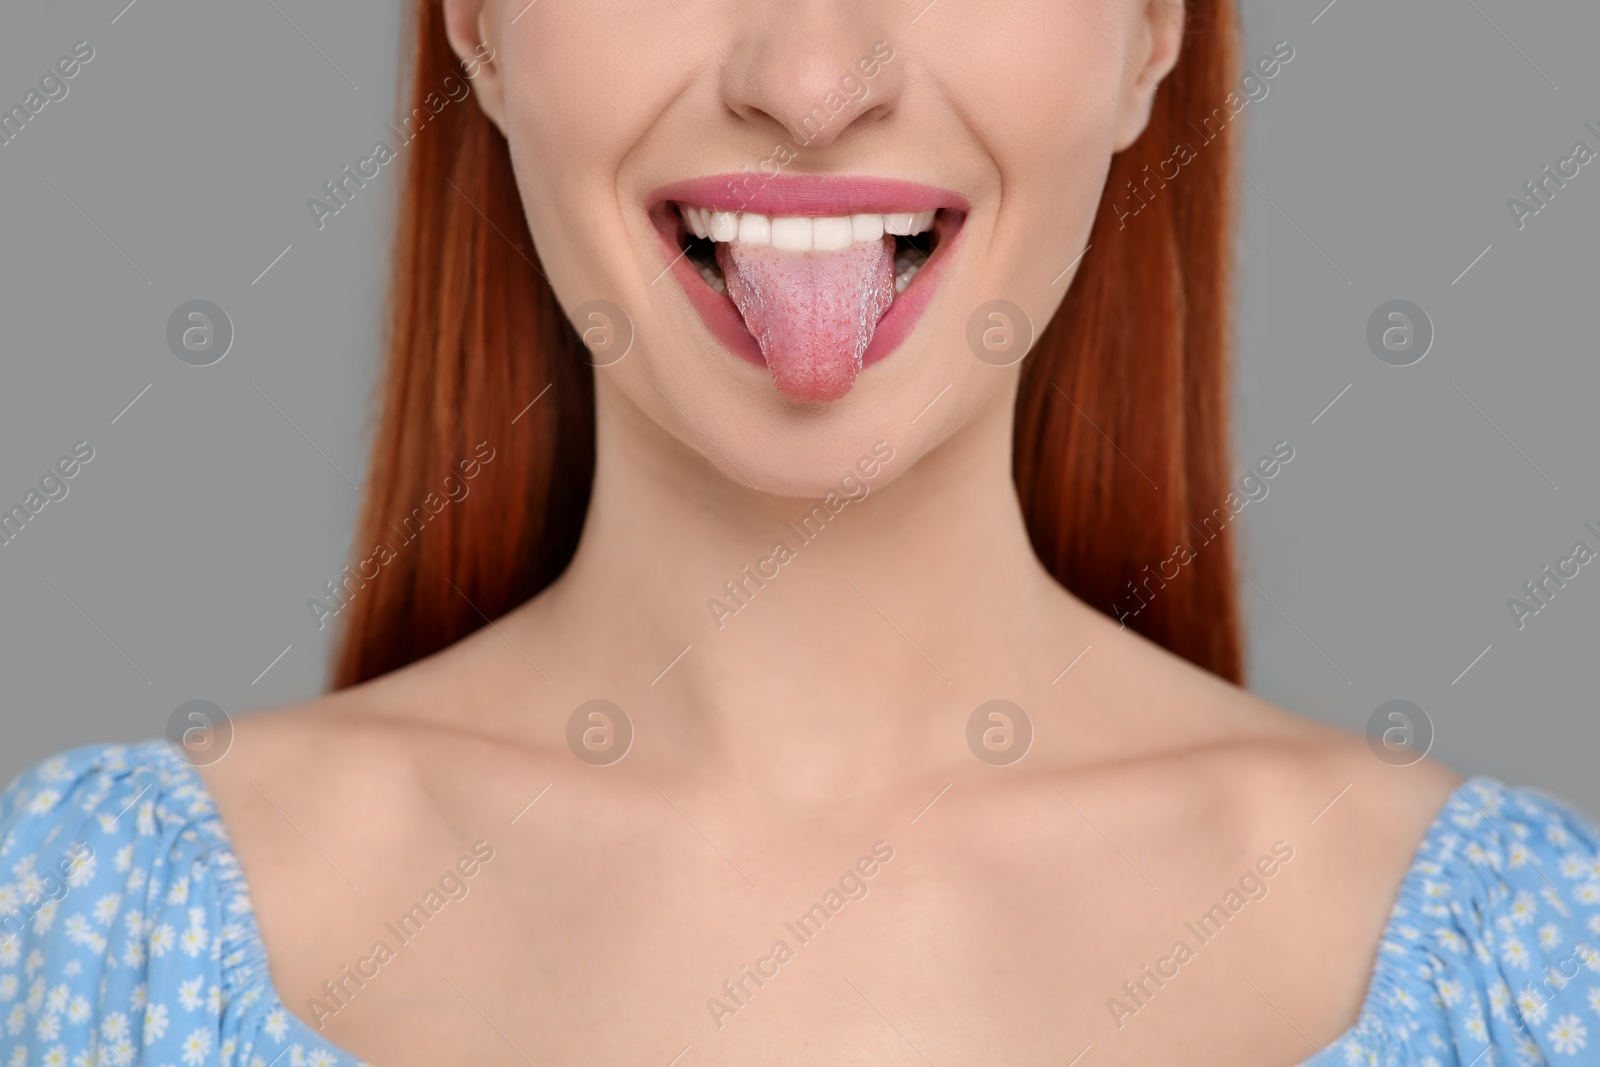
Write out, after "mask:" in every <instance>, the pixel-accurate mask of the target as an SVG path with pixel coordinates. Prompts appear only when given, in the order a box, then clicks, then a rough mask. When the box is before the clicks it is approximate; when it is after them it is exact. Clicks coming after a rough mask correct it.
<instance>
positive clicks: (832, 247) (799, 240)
mask: <svg viewBox="0 0 1600 1067" xmlns="http://www.w3.org/2000/svg"><path fill="white" fill-rule="evenodd" d="M681 210H682V213H683V221H684V224H685V225H687V226H688V227H689V232H690V233H692V234H694V235H695V236H696V237H703V238H708V239H710V240H712V241H719V242H730V241H738V242H740V243H741V244H747V245H771V246H772V247H773V248H776V249H778V250H779V251H780V252H811V251H817V252H831V251H836V250H838V249H842V248H849V247H850V246H851V244H853V243H854V242H856V241H877V240H881V239H882V238H883V235H884V234H886V233H887V234H892V235H896V236H902V237H910V236H912V235H914V234H919V233H926V232H927V231H928V230H931V229H933V217H934V215H935V214H937V212H934V211H918V212H914V213H912V212H903V213H898V214H893V215H840V216H834V217H829V218H804V217H786V216H779V217H777V218H773V217H772V216H770V215H756V214H753V213H752V212H749V211H742V212H741V211H713V210H712V209H711V208H705V207H690V206H689V205H688V204H683V205H681Z"/></svg>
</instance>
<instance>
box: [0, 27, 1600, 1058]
mask: <svg viewBox="0 0 1600 1067" xmlns="http://www.w3.org/2000/svg"><path fill="white" fill-rule="evenodd" d="M919 6H920V5H916V4H914V5H902V4H890V3H860V2H858V3H855V4H851V5H848V6H846V5H843V4H823V3H814V4H786V5H780V4H759V5H757V4H745V5H733V4H720V5H714V4H704V3H667V4H658V3H653V2H652V3H645V2H642V0H613V2H590V3H585V4H582V5H579V4H571V3H563V2H562V0H545V2H543V3H532V2H524V0H443V3H442V4H440V3H434V2H425V3H423V4H422V5H421V7H420V10H419V13H418V18H417V23H416V25H417V38H416V41H415V49H416V57H417V58H416V64H415V68H414V83H413V88H412V94H413V103H414V109H413V110H412V111H411V112H410V113H409V114H408V115H407V116H404V117H403V118H402V120H401V122H400V123H397V124H396V129H397V131H399V133H397V142H396V143H393V144H386V145H385V146H384V147H385V149H386V150H387V151H386V152H379V151H377V150H376V148H375V150H374V153H373V159H375V160H377V161H378V163H379V164H384V163H387V162H388V161H389V158H390V157H391V156H398V157H400V158H401V159H402V160H403V162H404V165H405V166H406V168H407V170H406V179H405V180H406V185H405V191H404V195H403V200H402V210H401V226H400V231H399V240H398V245H397V265H396V271H395V276H394V291H393V312H392V317H391V339H390V362H389V365H388V369H387V377H386V382H385V387H384V393H383V413H382V422H381V426H380V428H379V432H378V435H377V440H376V445H375V448H374V452H373V456H372V462H371V465H370V470H371V474H370V476H369V478H368V480H367V485H366V490H365V492H366V501H365V511H364V518H363V522H362V527H361V531H360V534H359V536H358V539H357V542H356V546H355V548H356V551H355V553H354V554H353V558H352V563H351V566H350V567H348V568H346V571H345V572H344V574H343V575H342V576H341V580H340V581H339V582H338V583H331V584H330V588H329V590H328V596H327V597H325V598H320V599H318V600H317V601H314V602H313V604H312V605H311V607H312V611H313V612H314V613H315V614H317V615H318V617H319V620H321V621H324V622H331V623H334V624H337V625H339V626H340V627H341V628H342V629H341V633H342V641H343V644H342V647H341V649H340V654H339V657H338V663H337V670H336V688H335V691H334V692H332V693H330V694H329V695H327V696H325V697H322V698H320V699H317V700H314V701H312V702H310V703H308V704H306V705H304V706H300V707H295V708H289V709H284V710H280V711H275V712H272V713H269V714H262V715H253V716H250V717H248V718H246V719H244V720H242V721H240V722H238V723H237V724H235V727H234V731H233V734H232V738H231V744H227V745H224V744H223V742H222V741H221V740H220V739H219V735H207V736H202V737H200V738H199V739H198V741H196V743H195V744H194V745H193V746H192V747H185V748H180V749H179V750H177V751H174V750H173V749H171V748H169V747H168V746H167V744H166V743H165V742H164V741H152V742H149V743H146V744H142V745H137V746H131V747H113V746H89V747H85V748H80V749H75V750H73V751H71V752H68V753H65V754H63V755H62V756H59V757H57V758H56V759H54V760H51V761H47V762H45V763H43V764H41V765H39V766H38V767H36V768H34V769H33V770H32V771H30V772H29V773H28V774H27V775H25V776H23V778H22V779H21V780H19V781H18V782H17V783H16V784H14V785H13V786H12V787H11V789H10V790H9V791H8V792H7V793H6V795H5V799H4V802H3V806H0V829H3V833H4V846H3V848H4V853H3V855H4V858H5V859H6V861H7V863H6V869H7V871H8V872H9V877H11V878H12V879H13V881H12V882H11V883H10V884H9V885H7V886H4V887H0V891H3V892H6V893H8V894H9V895H8V896H6V898H5V903H6V905H7V907H8V908H10V909H11V911H9V912H7V914H8V915H13V913H14V915H13V917H14V919H15V921H11V920H8V923H9V925H8V929H9V930H10V931H11V932H10V933H9V934H8V935H6V940H5V941H4V942H0V1009H3V1010H4V1011H6V1012H8V1013H9V1014H6V1015H4V1020H5V1021H4V1026H3V1027H0V1049H4V1050H5V1051H6V1052H8V1053H9V1054H10V1057H9V1058H8V1059H7V1060H6V1061H5V1062H7V1063H11V1064H32V1063H59V1062H67V1061H68V1060H69V1059H70V1061H71V1062H73V1063H85V1064H88V1063H96V1064H99V1063H115V1064H132V1063H149V1064H166V1063H173V1064H175V1063H179V1062H182V1063H187V1064H210V1063H249V1064H261V1065H267V1064H278V1063H283V1064H302V1063H310V1064H346V1063H355V1062H358V1061H365V1062H372V1063H383V1064H402V1063H416V1064H439V1063H470V1064H484V1063H494V1064H501V1063H504V1064H516V1063H539V1064H546V1063H580V1064H612V1063H630V1064H636V1063H647V1064H648V1063H655V1064H661V1065H668V1064H679V1063H682V1064H695V1063H708V1064H709V1063H727V1064H732V1063H739V1064H802V1063H805V1064H810V1063H851V1064H914V1063H939V1064H956V1063H960V1064H977V1063H994V1064H1008V1065H1010V1064H1030V1063H1041V1064H1042V1063H1052V1064H1060V1063H1075V1064H1085V1065H1093V1064H1146V1063H1168V1062H1184V1063H1216V1064H1242V1063H1252V1064H1256V1063H1259V1064H1287V1063H1294V1062H1300V1061H1306V1062H1321V1063H1340V1062H1344V1063H1353V1062H1362V1063H1380V1064H1416V1063H1438V1064H1451V1063H1459V1064H1468V1063H1480V1064H1489V1063H1497V1064H1498V1063H1511V1062H1525V1063H1537V1062H1542V1061H1543V1060H1551V1061H1557V1062H1559V1061H1560V1060H1562V1059H1563V1058H1566V1059H1570V1060H1572V1061H1573V1062H1583V1061H1584V1057H1585V1056H1586V1055H1588V1056H1592V1055H1593V1053H1592V1045H1593V1042H1594V1041H1596V1040H1600V1035H1597V1037H1596V1038H1594V1039H1591V1038H1590V1037H1589V1035H1588V1026H1589V1025H1590V1024H1589V1022H1588V1021H1587V1020H1588V1018H1589V1016H1590V1013H1591V1012H1592V1011H1595V1010H1600V994H1597V993H1595V992H1593V987H1594V986H1595V985H1596V984H1600V980H1594V981H1592V980H1591V979H1590V977H1589V976H1588V975H1585V974H1584V971H1585V970H1588V971H1589V972H1591V973H1593V972H1595V971H1597V970H1600V955H1596V954H1595V953H1594V952H1593V951H1592V950H1590V949H1589V948H1588V946H1587V945H1586V944H1585V943H1584V942H1585V939H1596V938H1600V851H1597V845H1600V839H1597V837H1596V832H1595V830H1594V829H1593V827H1591V826H1590V825H1589V824H1588V823H1587V822H1586V821H1584V820H1583V819H1582V818H1581V817H1580V816H1578V815H1576V814H1574V813H1573V812H1572V811H1571V810H1569V809H1568V808H1566V807H1564V806H1562V805H1561V804H1559V803H1558V802H1555V801H1552V800H1549V799H1546V798H1543V797H1541V796H1539V795H1537V794H1535V793H1533V792H1530V791H1527V790H1523V789H1515V788H1509V787H1506V786H1503V785H1501V784H1499V783H1497V782H1494V781H1491V780H1489V779H1476V780H1473V781H1470V782H1462V781H1461V780H1460V778H1459V777H1458V776H1457V775H1455V774H1454V773H1452V772H1451V771H1449V770H1448V769H1446V768H1444V767H1441V766H1438V765H1436V764H1434V763H1432V762H1429V761H1427V760H1420V761H1419V760H1416V759H1415V758H1413V757H1407V758H1404V759H1393V758H1391V759H1387V760H1386V759H1380V758H1375V757H1374V754H1373V751H1372V750H1371V749H1369V747H1368V745H1367V743H1366V742H1365V741H1364V740H1363V739H1358V738H1352V737H1348V736H1345V735H1343V734H1340V733H1338V732H1335V731H1332V730H1330V729H1327V728H1324V727H1321V726H1318V725H1316V724H1313V723H1311V722H1309V721H1307V720H1304V719H1301V718H1298V717H1296V716H1293V715H1291V714H1289V713H1287V712H1284V711H1281V710H1279V709H1276V708H1273V707H1270V706H1268V705H1266V704H1264V703H1263V702H1261V701H1259V700H1257V699H1255V698H1254V697H1252V696H1250V695H1249V694H1248V693H1246V692H1244V691H1243V690H1241V689H1240V688H1238V684H1237V683H1238V682H1239V680H1240V677H1241V673H1242V671H1241V664H1240V648H1239V645H1240V641H1239V628H1238V621H1237V605H1236V602H1235V591H1234V574H1233V571H1232V570H1231V562H1230V554H1229V553H1230V530H1229V528H1228V526H1227V520H1228V518H1229V516H1230V515H1231V514H1232V513H1233V512H1234V511H1236V510H1237V507H1236V502H1237V500H1238V495H1239V492H1240V491H1241V489H1240V483H1239V481H1238V480H1237V479H1236V478H1235V477H1234V476H1233V475H1232V473H1231V465H1230V463H1229V461H1228V460H1227V458H1226V456H1225V451H1224V442H1225V440H1226V438H1227V434H1226V419H1225V410H1224V409H1225V398H1226V395H1227V390H1226V382H1225V356H1226V348H1227V342H1228V328H1227V324H1228V316H1227V314H1226V308H1227V306H1228V296H1229V285H1228V278H1229V254H1228V249H1229V246H1230V240H1231V237H1230V231H1229V203H1230V188H1231V179H1230V165H1231V159H1232V142H1233V138H1234V135H1233V127H1232V125H1231V122H1230V120H1231V117H1232V115H1233V114H1236V113H1237V110H1238V108H1239V107H1242V104H1237V105H1236V103H1235V101H1237V100H1238V99H1239V97H1240V95H1241V94H1248V93H1249V91H1250V87H1251V85H1253V84H1255V83H1254V82H1248V81H1242V80H1241V71H1240V70H1239V65H1238V63H1237V62H1236V56H1235V46H1234V37H1235V32H1236V27H1235V22H1234V14H1233V11H1232V9H1231V5H1230V4H1228V3H1227V2H1226V0H1192V2H1190V3H1189V4H1187V5H1186V7H1185V6H1182V5H1179V4H1178V3H1176V2H1173V0H1094V2H1088V0H1084V2H1082V3H1073V4H1065V5H1063V4H1060V3H1057V2H1055V0H1018V2H1015V3H1011V4H1007V5H1003V6H999V7H996V6H994V5H990V6H975V5H971V4H961V3H958V2H956V0H944V2H942V3H939V2H937V0H935V2H934V3H930V4H928V5H927V6H924V7H921V10H920V11H919V10H917V8H918V7H919ZM1180 45H1181V48H1180ZM1290 59H1292V49H1284V50H1281V51H1279V52H1275V53H1274V54H1273V55H1271V56H1267V57H1263V58H1262V59H1261V60H1259V61H1258V62H1256V63H1253V64H1252V66H1251V68H1250V71H1249V75H1248V76H1249V77H1250V78H1254V79H1261V78H1268V77H1271V76H1272V73H1275V72H1276V69H1277V65H1279V64H1281V63H1283V62H1287V61H1289V60H1290ZM1269 72H1270V73H1269ZM463 89H467V90H468V91H465V92H464V91H463ZM468 95H470V96H471V97H472V99H471V100H470V101H469V100H467V99H466V97H467V96H468ZM400 134H403V135H404V136H403V139H402V138H401V137H400ZM1177 146H1182V148H1183V150H1182V151H1179V150H1178V148H1177ZM1133 204H1137V209H1134V208H1133V207H1131V206H1130V205H1133ZM1035 324H1037V326H1038V327H1039V329H1038V330H1037V331H1035V329H1034V326H1035ZM1046 326H1047V327H1048V328H1045V327H1046ZM1035 333H1037V336H1035ZM580 338H581V341H580ZM585 346H586V347H585ZM1024 354H1026V359H1023V358H1022V357H1023V356H1024ZM1292 458H1293V446H1292V444H1290V443H1289V442H1280V443H1278V444H1277V445H1275V446H1274V447H1273V449H1272V450H1271V451H1270V452H1267V454H1265V455H1264V456H1263V457H1262V458H1261V459H1260V460H1259V461H1258V462H1256V463H1254V464H1253V465H1252V467H1251V470H1250V474H1249V476H1248V477H1249V478H1252V479H1259V478H1266V477H1271V476H1272V474H1275V473H1276V472H1277V470H1278V468H1279V467H1280V466H1281V465H1282V464H1283V463H1286V462H1290V461H1292ZM1251 484H1255V483H1254V482H1249V483H1246V484H1245V487H1244V489H1243V490H1242V491H1244V492H1249V486H1250V485H1251ZM1175 546H1177V547H1175ZM1069 590H1070V592H1069ZM186 740H192V739H186ZM223 750H225V753H226V754H225V755H223V756H222V758H216V757H217V755H218V754H219V753H221V752H222V751H223ZM1396 763H1405V764H1409V765H1407V766H1396V765H1395V764H1396ZM1490 1050H1493V1051H1490Z"/></svg>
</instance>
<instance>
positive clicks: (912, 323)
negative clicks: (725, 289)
mask: <svg viewBox="0 0 1600 1067" xmlns="http://www.w3.org/2000/svg"><path fill="white" fill-rule="evenodd" d="M670 201H680V202H685V203H689V204H694V205H697V206H700V207H708V208H712V209H714V210H717V211H751V212H756V213H758V214H762V215H774V216H782V215H793V216H814V217H816V216H840V215H852V214H865V213H875V214H893V213H899V212H910V213H915V212H920V211H931V210H938V209H948V210H947V211H945V212H944V213H942V214H941V215H940V216H939V218H938V220H937V221H936V223H935V228H936V230H937V231H938V237H939V242H938V246H937V248H936V249H935V251H934V255H933V258H932V260H930V263H929V265H928V266H926V267H924V268H923V269H922V270H921V271H919V272H918V273H917V275H916V277H914V278H913V279H912V280H911V284H910V285H908V286H907V287H906V291H905V292H904V293H902V294H901V295H900V296H898V297H896V298H895V300H894V303H893V304H892V305H891V306H890V308H889V311H888V312H887V313H886V314H885V315H884V316H883V318H882V319H881V320H879V322H878V327H877V331H876V332H875V333H874V335H873V338H872V342H871V344H870V345H869V346H868V347H867V349H866V352H865V353H864V354H863V355H862V358H861V364H862V366H863V367H865V366H869V365H871V364H873V363H875V362H877V361H878V360H881V359H883V358H885V357H886V356H888V355H889V354H890V353H892V352H893V351H894V350H895V349H896V348H898V347H899V346H900V344H901V342H903V341H904V340H905V339H906V337H907V336H909V335H910V333H911V331H912V330H913V329H915V327H916V324H917V322H918V321H919V320H920V319H921V317H922V313H923V312H924V311H926V310H927V307H928V305H929V303H931V302H932V300H933V295H934V292H935V290H936V289H937V286H938V282H939V280H940V277H939V267H940V265H941V264H942V262H943V261H944V259H945V258H946V257H947V256H948V255H949V254H951V253H953V251H954V249H955V246H956V245H957V244H958V243H959V240H960V235H961V232H962V222H964V220H965V215H966V213H967V212H968V211H969V210H970V209H971V205H970V204H969V203H968V201H967V199H966V198H965V197H963V196H961V195H960V194H959V193H955V192H952V191H950V190H948V189H940V188H937V187H935V186H930V185H924V184H922V183H920V182H909V181H901V180H898V179H893V178H871V177H852V176H818V177H805V176H798V175H795V176H790V175H779V176H777V177H771V178H768V177H764V176H761V175H754V174H747V173H741V174H723V175H712V176H708V177H703V178H693V179H690V180H688V181H682V182H676V183H673V184H671V185H667V186H663V187H662V188H660V189H657V190H655V191H654V192H653V193H652V194H651V195H650V197H649V198H648V200H647V203H646V208H647V209H648V210H649V211H650V212H651V216H652V219H653V220H654V221H655V223H656V231H657V233H659V234H660V235H661V239H662V245H663V248H662V251H663V253H664V254H665V256H666V258H667V260H668V261H669V263H670V264H671V266H670V270H671V273H672V274H673V275H674V277H676V278H677V279H678V282H679V284H680V285H682V286H683V289H684V292H685V293H687V294H688V297H689V302H690V303H691V304H693V305H694V308H695V310H696V311H698V312H699V313H700V317H701V319H702V320H703V321H704V322H705V324H706V327H707V328H708V329H709V330H710V331H711V332H712V334H713V335H715V336H716V338H717V339H718V340H720V341H721V342H722V343H723V344H724V345H725V346H727V348H728V349H729V351H731V352H732V353H733V354H734V355H736V356H738V357H740V358H741V359H744V360H746V361H748V362H750V363H753V364H755V365H756V366H758V367H765V366H766V360H765V359H763V358H762V355H761V349H760V346H759V345H758V344H757V343H756V339H755V338H754V337H752V336H751V334H750V331H749V330H748V329H747V328H746V326H745V322H744V319H743V318H742V317H741V316H740V314H739V311H738V309H737V308H736V307H735V306H734V304H733V301H732V300H730V299H729V298H728V297H726V296H724V295H722V294H720V293H718V292H716V291H715V290H713V289H712V288H711V287H710V286H708V285H707V284H706V283H705V279H703V278H701V277H700V274H699V272H698V271H696V270H695V268H694V267H693V266H692V265H691V264H690V263H689V261H688V259H687V258H686V257H684V256H683V255H682V254H681V253H682V247H681V245H680V244H679V243H678V241H679V236H678V220H677V216H676V213H675V212H673V211H671V210H670V209H669V208H668V207H667V205H668V203H669V202H670ZM952 216H954V217H952ZM930 275H931V277H930Z"/></svg>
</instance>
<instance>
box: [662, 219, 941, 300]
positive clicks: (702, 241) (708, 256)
mask: <svg viewBox="0 0 1600 1067" xmlns="http://www.w3.org/2000/svg"><path fill="white" fill-rule="evenodd" d="M673 206H674V207H675V208H676V209H677V211H678V215H679V218H680V219H681V220H682V222H683V225H684V231H685V232H684V234H683V239H684V240H685V241H686V244H685V248H686V250H687V256H688V260H689V262H690V263H691V264H693V265H694V268H695V270H697V271H699V272H700V277H702V278H704V279H705V280H706V284H707V285H709V286H711V288H713V289H715V290H716V291H717V292H719V293H724V294H726V293H727V291H728V280H727V276H726V275H725V274H724V273H723V270H722V267H721V266H720V265H719V264H718V263H717V254H716V246H717V245H718V244H734V243H738V244H742V245H750V246H764V247H770V248H773V249H776V250H779V251H783V252H811V251H818V252H837V251H843V250H844V249H848V248H849V247H850V246H851V245H853V244H855V243H857V242H864V241H881V240H883V238H885V237H892V238H893V239H894V260H893V262H894V274H893V277H894V292H895V295H896V296H899V295H900V294H902V293H904V292H905V291H906V286H908V285H910V284H911V279H912V278H915V277H916V276H917V272H918V271H919V270H921V269H922V267H923V265H924V264H926V263H927V262H928V260H929V259H931V258H932V257H933V252H934V249H935V247H937V245H938V243H939V237H938V233H937V231H936V230H935V228H934V220H935V218H936V217H937V216H938V214H939V213H938V212H937V211H919V212H917V213H915V214H912V213H910V212H905V213H902V214H897V215H876V214H873V215H839V216H834V217H824V218H804V217H790V218H777V219H774V218H772V217H771V216H770V215H758V214H754V213H748V214H747V213H742V212H733V211H713V210H712V209H711V208H704V207H694V206H692V205H689V204H681V203H674V204H673ZM774 223H776V226H774Z"/></svg>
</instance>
